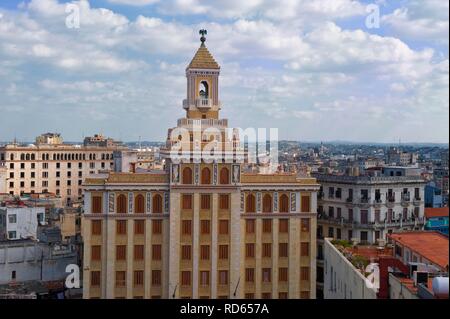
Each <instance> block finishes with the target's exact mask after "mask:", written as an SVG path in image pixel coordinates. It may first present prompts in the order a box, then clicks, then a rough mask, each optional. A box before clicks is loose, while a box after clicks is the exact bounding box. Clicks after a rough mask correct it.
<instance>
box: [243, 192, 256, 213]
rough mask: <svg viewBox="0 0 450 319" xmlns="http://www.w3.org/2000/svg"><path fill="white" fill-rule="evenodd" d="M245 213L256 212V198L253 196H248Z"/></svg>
mask: <svg viewBox="0 0 450 319" xmlns="http://www.w3.org/2000/svg"><path fill="white" fill-rule="evenodd" d="M245 212H246V213H255V212H256V204H255V196H254V195H253V194H248V195H247V200H246V201H245Z"/></svg>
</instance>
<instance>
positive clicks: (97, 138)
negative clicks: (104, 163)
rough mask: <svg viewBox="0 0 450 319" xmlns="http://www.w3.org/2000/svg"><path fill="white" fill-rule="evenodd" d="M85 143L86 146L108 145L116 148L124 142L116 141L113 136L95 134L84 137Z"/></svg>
mask: <svg viewBox="0 0 450 319" xmlns="http://www.w3.org/2000/svg"><path fill="white" fill-rule="evenodd" d="M83 145H84V146H85V147H92V146H94V147H107V148H114V147H120V146H123V144H122V142H119V141H115V140H114V139H112V138H109V137H105V136H103V135H101V134H95V135H94V136H88V137H85V138H84V141H83Z"/></svg>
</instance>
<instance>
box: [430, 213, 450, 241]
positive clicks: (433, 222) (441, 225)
mask: <svg viewBox="0 0 450 319" xmlns="http://www.w3.org/2000/svg"><path fill="white" fill-rule="evenodd" d="M425 218H426V224H425V229H426V230H434V231H438V232H440V233H442V234H444V235H447V236H448V207H441V208H425Z"/></svg>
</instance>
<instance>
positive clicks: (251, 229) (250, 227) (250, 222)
mask: <svg viewBox="0 0 450 319" xmlns="http://www.w3.org/2000/svg"><path fill="white" fill-rule="evenodd" d="M245 232H246V233H247V234H254V233H255V220H254V219H247V220H245Z"/></svg>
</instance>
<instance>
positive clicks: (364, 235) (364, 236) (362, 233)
mask: <svg viewBox="0 0 450 319" xmlns="http://www.w3.org/2000/svg"><path fill="white" fill-rule="evenodd" d="M360 235H361V241H362V242H367V232H366V231H361V233H360Z"/></svg>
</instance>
